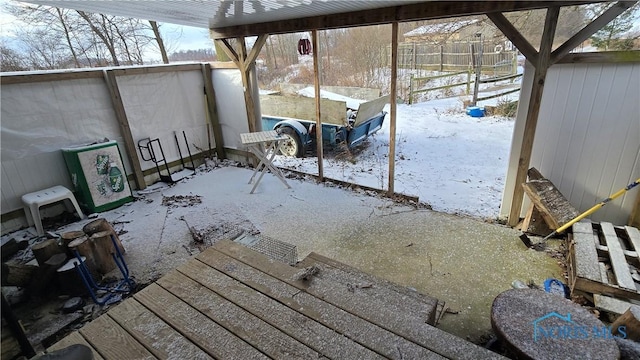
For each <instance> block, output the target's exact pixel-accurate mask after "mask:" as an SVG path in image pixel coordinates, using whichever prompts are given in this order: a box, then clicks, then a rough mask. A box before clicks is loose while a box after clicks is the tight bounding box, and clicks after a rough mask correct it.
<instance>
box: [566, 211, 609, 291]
mask: <svg viewBox="0 0 640 360" xmlns="http://www.w3.org/2000/svg"><path fill="white" fill-rule="evenodd" d="M594 236H595V235H594V233H593V227H592V225H591V223H586V222H578V223H575V224H573V239H572V240H573V241H572V242H573V249H574V254H575V264H574V267H575V273H576V276H578V277H580V278H585V279H589V280H594V281H600V280H601V279H602V276H601V275H600V268H599V266H598V254H597V252H596V247H595V242H594Z"/></svg>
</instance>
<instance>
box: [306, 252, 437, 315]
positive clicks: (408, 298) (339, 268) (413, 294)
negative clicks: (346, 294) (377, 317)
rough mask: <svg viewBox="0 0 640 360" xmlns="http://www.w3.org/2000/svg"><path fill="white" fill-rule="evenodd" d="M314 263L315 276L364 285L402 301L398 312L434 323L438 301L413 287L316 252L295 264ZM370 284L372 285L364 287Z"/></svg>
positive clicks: (372, 291) (374, 292) (376, 294)
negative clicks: (315, 268) (410, 287)
mask: <svg viewBox="0 0 640 360" xmlns="http://www.w3.org/2000/svg"><path fill="white" fill-rule="evenodd" d="M313 265H315V266H317V267H318V268H319V269H320V271H319V273H318V275H317V276H322V277H326V278H329V279H331V280H332V281H335V282H336V283H339V284H342V285H344V286H345V287H346V286H349V285H350V286H353V287H355V288H358V287H362V286H365V288H366V289H368V290H367V291H366V292H367V294H369V295H371V296H373V297H377V298H380V299H385V301H391V300H392V299H395V300H396V301H397V302H398V303H402V304H403V305H404V308H402V309H399V311H400V310H401V311H407V312H410V313H414V314H415V313H420V314H424V321H426V322H427V323H428V324H430V325H434V326H435V320H436V319H435V315H436V308H437V306H438V300H437V299H435V298H432V297H429V296H427V295H424V294H421V293H419V292H417V291H415V290H410V289H408V288H406V287H403V286H400V285H397V284H394V283H392V282H390V281H387V280H384V279H381V278H379V277H376V276H374V275H371V274H368V273H365V272H362V271H359V270H357V269H355V268H353V267H351V266H349V265H346V264H344V263H341V262H338V261H335V260H332V259H329V258H327V257H324V256H322V255H320V254H317V253H311V254H309V255H308V256H307V257H306V258H305V259H304V260H303V261H301V262H300V263H299V264H298V265H296V267H299V268H300V267H302V268H304V267H308V266H313ZM369 285H371V287H366V286H369Z"/></svg>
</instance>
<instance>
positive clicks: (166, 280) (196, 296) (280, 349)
mask: <svg viewBox="0 0 640 360" xmlns="http://www.w3.org/2000/svg"><path fill="white" fill-rule="evenodd" d="M200 275H205V274H200ZM199 278H202V277H201V276H199ZM158 284H159V285H160V286H162V287H163V288H165V289H166V290H168V291H169V292H171V293H172V294H174V295H176V296H178V297H180V298H181V299H182V300H184V301H186V302H187V303H188V304H189V305H191V306H192V307H193V308H195V309H198V310H199V311H200V312H201V313H203V314H205V315H206V316H208V317H209V318H210V319H212V320H213V321H215V322H216V323H218V324H220V325H222V326H224V327H225V328H226V329H227V330H229V331H231V332H233V333H234V334H238V335H240V334H241V335H242V337H243V339H245V341H247V342H249V343H250V344H251V345H253V346H254V347H256V348H258V349H260V350H261V351H262V352H264V353H265V354H267V355H268V356H269V357H272V358H279V359H283V358H286V359H313V358H318V356H319V354H318V353H317V352H315V351H313V350H312V349H310V348H309V347H307V346H306V345H304V344H303V343H301V342H299V341H297V340H295V339H294V338H292V337H290V336H288V335H286V334H285V333H283V332H280V331H279V330H278V329H276V328H274V327H273V326H271V325H269V324H268V323H266V322H265V321H263V320H261V319H260V318H258V317H256V316H253V315H252V314H251V313H249V312H247V311H246V310H244V309H242V308H241V307H239V306H237V305H236V304H234V303H232V302H229V301H227V300H226V299H225V298H223V297H221V296H219V295H218V294H216V293H215V292H213V291H211V290H209V289H208V288H206V287H205V286H202V285H201V284H199V283H198V282H196V281H195V280H192V279H190V278H188V277H187V276H185V275H184V274H182V273H179V272H177V271H172V272H170V273H169V274H167V275H165V276H164V277H163V278H162V279H160V280H158Z"/></svg>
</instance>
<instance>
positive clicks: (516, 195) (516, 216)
mask: <svg viewBox="0 0 640 360" xmlns="http://www.w3.org/2000/svg"><path fill="white" fill-rule="evenodd" d="M559 13H560V7H559V6H553V7H550V8H548V9H547V16H546V18H545V23H544V32H543V34H542V40H541V43H540V52H539V53H538V55H537V60H538V61H537V63H536V64H535V67H536V70H535V74H534V79H533V85H532V89H531V97H530V99H529V107H528V109H527V118H526V120H525V127H524V138H523V139H522V145H521V147H520V157H519V159H518V169H517V172H516V181H515V184H516V186H515V188H514V189H513V198H512V199H511V209H510V212H509V219H508V224H509V226H512V227H513V226H516V225H517V224H518V222H519V221H520V210H521V208H522V201H523V197H524V189H523V188H522V185H521V184H522V183H524V182H525V181H526V180H527V170H528V169H529V162H530V160H531V153H532V150H533V140H534V138H535V133H536V127H537V124H538V114H539V113H540V102H541V101H542V92H543V90H544V83H545V80H546V77H547V70H548V68H549V64H550V61H551V46H552V45H553V38H554V37H555V32H556V27H557V25H558V16H559Z"/></svg>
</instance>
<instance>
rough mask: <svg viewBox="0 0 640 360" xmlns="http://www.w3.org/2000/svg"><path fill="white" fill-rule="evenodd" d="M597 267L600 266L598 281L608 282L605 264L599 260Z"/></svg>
mask: <svg viewBox="0 0 640 360" xmlns="http://www.w3.org/2000/svg"><path fill="white" fill-rule="evenodd" d="M598 267H599V268H600V281H602V282H603V283H604V284H608V283H609V275H607V266H606V265H605V264H604V263H601V262H599V263H598Z"/></svg>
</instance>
